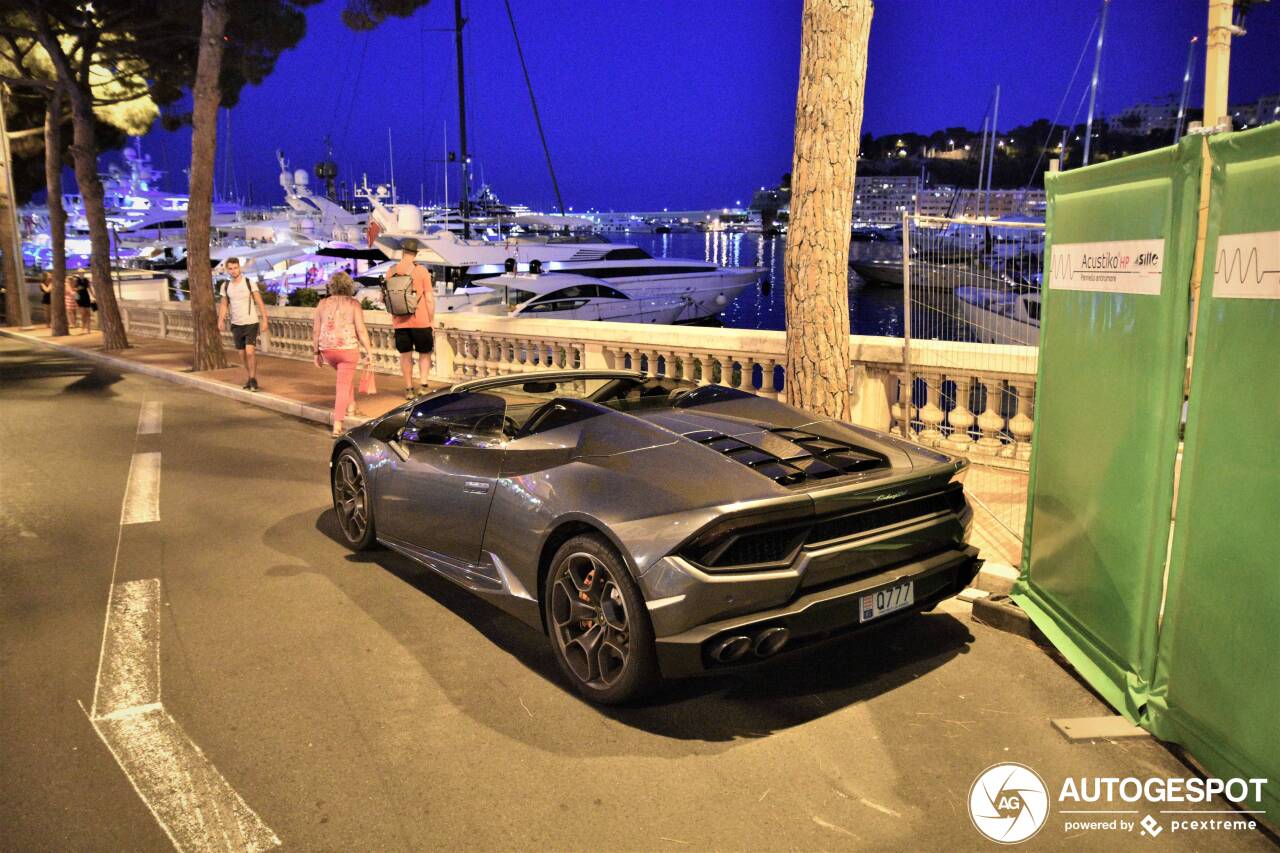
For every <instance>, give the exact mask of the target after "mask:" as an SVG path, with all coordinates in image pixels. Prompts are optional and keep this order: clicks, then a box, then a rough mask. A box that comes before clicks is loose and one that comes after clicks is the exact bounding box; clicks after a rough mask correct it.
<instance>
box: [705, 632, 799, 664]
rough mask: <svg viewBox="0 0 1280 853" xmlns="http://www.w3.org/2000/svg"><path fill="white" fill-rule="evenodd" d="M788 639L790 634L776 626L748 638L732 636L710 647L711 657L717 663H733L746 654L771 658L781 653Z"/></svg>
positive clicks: (742, 635)
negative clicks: (752, 653)
mask: <svg viewBox="0 0 1280 853" xmlns="http://www.w3.org/2000/svg"><path fill="white" fill-rule="evenodd" d="M790 638H791V632H790V631H788V630H787V629H786V628H782V627H778V626H775V627H773V628H765V629H764V630H763V631H761V632H760V633H758V634H756V635H754V636H750V637H749V636H747V635H746V634H734V635H732V636H729V637H725V638H724V639H722V640H720V641H719V642H718V643H716V644H715V645H714V646H712V647H711V657H712V659H713V660H715V661H717V662H718V663H733V662H734V661H737V660H740V659H742V658H743V657H745V656H746V654H747V653H748V652H755V655H756V657H761V658H767V657H772V656H773V655H776V654H777V653H778V652H780V651H782V647H783V646H785V645H786V644H787V640H788V639H790Z"/></svg>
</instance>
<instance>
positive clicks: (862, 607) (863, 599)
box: [858, 581, 916, 622]
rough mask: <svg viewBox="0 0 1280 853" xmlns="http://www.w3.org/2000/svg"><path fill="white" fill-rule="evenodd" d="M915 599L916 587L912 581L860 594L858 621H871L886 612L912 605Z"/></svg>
mask: <svg viewBox="0 0 1280 853" xmlns="http://www.w3.org/2000/svg"><path fill="white" fill-rule="evenodd" d="M915 600H916V596H915V588H914V586H913V585H912V583H911V581H904V582H903V583H896V584H894V585H892V586H885V587H881V588H880V589H877V590H875V591H874V592H868V593H867V594H866V595H861V596H858V617H859V618H858V621H859V622H870V621H871V620H872V619H878V618H880V617H881V616H884V615H885V614H886V613H893V612H894V611H895V610H901V609H902V608H904V607H910V606H911V605H912V604H914V603H915Z"/></svg>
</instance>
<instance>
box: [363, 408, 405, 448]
mask: <svg viewBox="0 0 1280 853" xmlns="http://www.w3.org/2000/svg"><path fill="white" fill-rule="evenodd" d="M408 420H409V413H408V412H396V413H395V414H393V415H388V416H387V417H385V418H383V419H382V420H380V421H378V423H377V424H375V425H374V427H373V429H371V430H369V435H370V436H372V437H373V438H376V439H377V440H378V441H391V440H393V439H394V438H395V437H396V434H397V433H399V432H400V429H401V428H402V427H403V426H404V425H405V423H406V422H407V421H408Z"/></svg>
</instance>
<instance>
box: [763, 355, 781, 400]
mask: <svg viewBox="0 0 1280 853" xmlns="http://www.w3.org/2000/svg"><path fill="white" fill-rule="evenodd" d="M760 369H761V373H760V394H761V395H762V396H766V397H772V398H773V399H775V400H778V399H781V397H782V389H781V388H779V387H778V360H777V359H776V358H771V359H768V360H766V361H765V362H764V365H763V366H762V367H761V368H760Z"/></svg>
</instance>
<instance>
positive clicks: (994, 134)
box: [982, 83, 1000, 219]
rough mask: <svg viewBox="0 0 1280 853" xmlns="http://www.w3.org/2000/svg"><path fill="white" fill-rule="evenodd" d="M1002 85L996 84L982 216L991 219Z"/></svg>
mask: <svg viewBox="0 0 1280 853" xmlns="http://www.w3.org/2000/svg"><path fill="white" fill-rule="evenodd" d="M999 121H1000V84H999V83H997V84H996V100H995V107H994V108H993V109H992V110H991V146H990V147H989V148H988V149H987V156H988V157H990V158H991V159H990V161H989V162H988V163H987V194H986V196H985V198H984V207H983V211H982V215H983V216H985V217H987V218H988V219H990V218H991V175H992V173H994V172H995V170H996V146H997V145H998V144H999V142H1000V140H999V138H998V137H999V136H1000V129H999V125H998V122H999Z"/></svg>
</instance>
